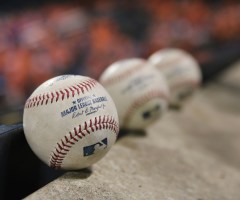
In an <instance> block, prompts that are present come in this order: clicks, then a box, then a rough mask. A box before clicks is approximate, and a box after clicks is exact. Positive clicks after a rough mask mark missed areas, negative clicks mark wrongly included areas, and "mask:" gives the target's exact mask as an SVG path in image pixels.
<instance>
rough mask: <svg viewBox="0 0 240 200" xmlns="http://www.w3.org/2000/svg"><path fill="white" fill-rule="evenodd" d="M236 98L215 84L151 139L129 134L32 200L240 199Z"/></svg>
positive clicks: (155, 128) (156, 127) (171, 115)
mask: <svg viewBox="0 0 240 200" xmlns="http://www.w3.org/2000/svg"><path fill="white" fill-rule="evenodd" d="M224 94H225V95H224ZM226 94H227V95H226ZM219 97H220V98H221V100H220V101H219ZM233 99H234V102H237V101H238V102H240V101H239V100H240V98H239V95H236V94H235V93H232V92H229V93H228V92H226V89H225V88H223V87H222V86H219V85H218V84H214V83H213V84H211V85H209V86H208V87H207V88H205V89H202V90H200V91H199V92H198V93H196V94H195V95H194V97H193V98H192V99H189V101H188V102H187V104H186V106H185V107H184V108H183V109H182V110H180V111H169V112H168V113H167V114H166V115H165V116H164V117H163V118H162V119H161V120H159V121H158V122H157V123H155V124H153V125H152V126H151V127H149V128H148V129H147V131H146V134H134V133H131V132H129V133H128V134H127V135H126V136H124V137H122V138H121V139H120V140H119V141H118V142H117V143H116V144H115V145H114V147H113V148H112V149H111V150H110V152H109V153H108V154H107V155H106V156H105V157H104V158H103V159H102V160H101V161H100V162H98V163H96V164H95V165H93V166H92V168H88V169H85V170H81V171H74V172H67V173H66V174H64V175H63V176H62V177H60V178H58V179H57V180H55V181H53V182H51V183H49V184H48V185H46V186H45V187H43V188H41V189H40V190H38V191H36V192H35V193H33V194H31V195H30V196H28V197H26V199H66V200H67V199H84V200H87V199H104V200H106V199H124V200H125V199H136V200H140V199H144V200H146V199H156V200H157V199H164V200H173V199H176V200H193V199H194V200H207V199H209V200H210V199H211V200H219V199H224V200H237V199H240V190H239V188H240V154H239V152H240V132H239V130H240V123H239V122H240V103H239V104H234V106H232V102H233ZM237 106H238V108H236V107H237ZM230 108H231V109H230ZM233 111H234V112H233Z"/></svg>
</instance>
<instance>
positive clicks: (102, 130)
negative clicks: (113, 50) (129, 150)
mask: <svg viewBox="0 0 240 200" xmlns="http://www.w3.org/2000/svg"><path fill="white" fill-rule="evenodd" d="M23 127H24V134H25V137H26V139H27V142H28V144H29V145H30V147H31V149H32V150H33V152H34V153H35V154H36V155H37V156H38V157H39V158H40V159H41V160H42V161H43V162H45V163H46V164H47V165H49V166H50V167H52V168H55V169H60V168H61V169H66V170H75V169H81V168H86V167H89V166H91V165H92V164H94V163H95V162H97V161H98V160H100V159H101V158H102V157H103V156H104V155H105V154H106V153H107V152H108V151H109V149H110V148H111V146H112V145H113V144H114V143H115V141H116V138H117V134H118V131H119V125H118V114H117V110H116V106H115V104H114V102H113V100H112V99H111V97H110V95H109V94H108V92H107V91H106V90H105V89H104V88H103V86H102V85H101V84H99V83H98V82H97V81H96V80H94V79H91V78H89V77H85V76H80V75H63V76H57V77H54V78H52V79H49V80H47V81H46V82H44V83H42V84H41V85H40V86H39V87H38V88H36V90H35V91H34V92H33V93H32V94H31V96H30V97H29V98H28V100H27V101H26V103H25V107H24V114H23Z"/></svg>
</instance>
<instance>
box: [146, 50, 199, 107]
mask: <svg viewBox="0 0 240 200" xmlns="http://www.w3.org/2000/svg"><path fill="white" fill-rule="evenodd" d="M149 62H150V63H152V64H153V65H154V66H155V67H156V68H157V69H158V70H159V71H160V72H161V73H162V74H163V75H164V76H165V78H166V80H167V82H168V85H169V90H170V104H172V105H179V104H181V103H182V102H183V100H184V99H186V98H185V97H187V96H191V94H192V93H193V92H194V91H195V90H196V88H198V86H199V85H200V83H201V80H202V76H201V71H200V66H199V64H198V63H197V61H196V60H195V58H194V57H193V56H192V55H190V54H189V53H187V52H185V51H183V50H181V49H177V48H166V49H163V50H160V51H157V52H155V53H154V54H152V55H151V56H150V57H149Z"/></svg>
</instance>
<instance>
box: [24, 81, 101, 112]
mask: <svg viewBox="0 0 240 200" xmlns="http://www.w3.org/2000/svg"><path fill="white" fill-rule="evenodd" d="M96 83H97V81H96V80H94V79H88V80H86V81H83V82H80V83H77V84H75V85H72V86H68V87H66V88H63V89H59V90H58V91H55V92H48V93H44V94H39V95H37V96H33V97H31V98H29V99H28V100H27V101H26V104H25V108H33V107H38V106H40V105H41V106H43V105H47V104H49V103H51V104H52V103H53V102H54V101H55V102H58V101H59V100H62V101H63V100H64V99H65V98H67V99H68V98H69V97H74V96H75V95H76V94H78V95H79V94H80V93H82V94H84V93H85V92H86V91H89V90H91V89H92V88H93V87H94V86H95V85H96Z"/></svg>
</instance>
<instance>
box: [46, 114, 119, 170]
mask: <svg viewBox="0 0 240 200" xmlns="http://www.w3.org/2000/svg"><path fill="white" fill-rule="evenodd" d="M102 129H105V130H107V129H108V130H112V131H113V132H114V133H115V134H116V135H117V134H118V131H119V125H118V123H117V121H116V120H115V119H114V118H113V117H110V116H105V115H104V116H98V117H95V118H94V120H92V119H90V120H89V123H87V122H86V121H85V122H84V123H83V124H82V125H79V126H78V127H74V128H73V131H70V132H69V133H68V134H67V135H65V136H64V137H63V138H62V139H61V141H60V142H58V143H57V145H56V147H55V149H54V150H53V151H52V153H51V155H50V160H49V165H50V167H52V168H55V169H60V168H61V165H62V162H63V160H64V158H65V157H66V156H67V153H68V152H69V151H70V149H71V148H72V147H73V145H74V144H75V143H77V142H78V141H79V140H81V139H83V138H84V137H85V136H86V135H88V134H91V133H93V132H95V131H98V130H102Z"/></svg>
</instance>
